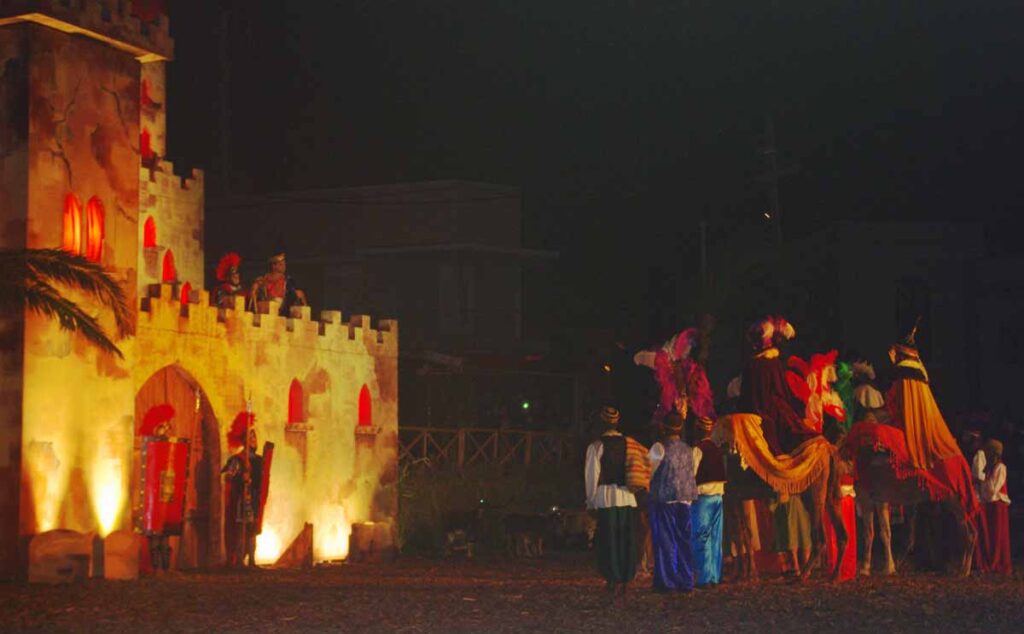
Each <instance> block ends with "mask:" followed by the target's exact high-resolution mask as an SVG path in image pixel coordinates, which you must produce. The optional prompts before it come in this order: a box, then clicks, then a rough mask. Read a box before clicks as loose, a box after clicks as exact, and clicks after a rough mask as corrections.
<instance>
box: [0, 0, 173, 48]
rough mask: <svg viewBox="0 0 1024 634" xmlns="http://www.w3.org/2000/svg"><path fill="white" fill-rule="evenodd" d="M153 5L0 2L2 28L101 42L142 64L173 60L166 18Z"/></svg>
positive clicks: (79, 1)
mask: <svg viewBox="0 0 1024 634" xmlns="http://www.w3.org/2000/svg"><path fill="white" fill-rule="evenodd" d="M150 5H152V3H146V2H130V1H129V2H95V1H94V0H0V26H2V25H4V24H13V23H16V22H32V23H35V24H41V25H43V26H47V27H49V28H51V29H56V30H58V31H63V32H64V33H71V34H74V35H83V36H85V37H88V38H92V39H94V40H99V41H101V42H104V43H106V44H109V45H110V46H113V47H114V48H117V49H120V50H122V51H125V52H127V53H130V54H131V55H134V56H135V57H136V58H137V59H138V60H139V61H140V62H143V63H145V62H155V61H162V60H169V59H172V58H173V57H174V40H172V39H171V33H170V28H169V24H168V20H167V16H166V15H164V14H162V13H159V12H158V11H156V10H155V9H153V8H151V6H150ZM154 6H155V5H154Z"/></svg>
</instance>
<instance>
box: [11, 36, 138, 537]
mask: <svg viewBox="0 0 1024 634" xmlns="http://www.w3.org/2000/svg"><path fill="white" fill-rule="evenodd" d="M25 28H27V29H28V31H29V34H30V35H29V42H30V63H29V94H28V99H27V101H28V104H29V107H30V109H29V148H28V150H29V151H28V170H29V178H28V200H27V205H26V207H27V209H28V218H27V220H28V222H27V227H26V243H27V246H29V247H33V248H57V247H60V246H61V245H62V244H63V243H64V214H65V206H66V204H67V200H68V196H69V195H73V196H75V197H77V199H78V201H79V202H80V204H81V209H82V211H83V212H84V211H85V210H86V208H87V205H88V204H89V201H91V200H92V201H94V203H95V202H96V201H98V203H99V204H100V205H101V206H102V212H101V215H102V217H103V227H104V229H103V234H104V238H103V245H102V250H101V252H100V254H99V262H100V263H101V264H102V265H103V266H104V267H106V268H107V269H108V271H110V272H111V274H112V275H113V276H114V277H115V278H116V279H117V280H118V281H119V282H121V284H122V286H123V288H124V289H125V292H126V295H127V299H128V301H129V302H130V303H131V304H135V303H136V293H135V289H136V266H137V235H138V200H139V179H138V170H139V167H138V166H139V156H138V138H139V127H138V121H139V112H138V94H139V62H138V61H136V60H135V59H134V58H133V57H132V56H131V55H129V54H127V53H124V52H121V51H118V50H116V49H113V48H111V47H109V46H107V45H105V44H103V43H101V42H97V41H94V40H89V39H85V38H71V37H68V36H67V35H65V34H63V33H60V32H59V31H55V30H53V29H49V28H46V27H42V26H37V25H29V26H27V27H25ZM69 296H70V297H71V298H72V299H74V300H76V301H81V300H82V299H83V298H81V297H79V296H76V294H74V293H70V295H69ZM85 306H86V308H87V309H88V310H90V311H91V312H96V313H99V314H100V315H101V323H103V325H104V326H105V327H106V328H107V329H108V331H112V330H113V328H112V326H113V324H112V318H111V317H110V316H109V313H108V312H106V311H101V310H100V308H99V307H97V306H89V305H88V304H86V305H85ZM24 323H25V333H24V346H25V355H24V397H23V406H22V417H21V422H22V455H23V465H22V474H23V482H22V491H21V521H20V526H21V532H22V533H24V534H30V533H36V532H40V531H45V530H49V529H51V528H55V527H63V528H71V529H75V530H80V531H92V530H98V531H101V532H106V531H107V530H109V528H110V527H111V526H112V525H113V524H114V523H116V522H117V519H118V515H119V513H120V506H121V504H120V501H121V500H122V498H123V491H124V489H125V486H126V485H125V483H126V481H127V469H128V467H129V465H128V463H127V461H126V459H125V456H126V455H128V456H130V451H131V445H130V442H131V429H132V416H133V407H132V404H133V397H134V390H133V388H134V385H133V382H132V375H131V367H132V364H133V357H134V346H133V340H131V339H128V340H126V341H122V342H120V343H119V345H120V346H121V349H122V351H123V353H124V359H118V358H117V357H116V356H113V355H110V354H107V353H100V352H98V351H97V350H96V349H95V348H93V347H91V346H89V345H88V344H86V343H85V342H84V340H82V339H81V338H80V337H72V336H70V335H68V334H67V333H65V332H63V331H61V330H60V329H59V327H58V326H57V324H56V323H54V322H53V321H52V320H49V319H44V318H41V317H38V316H36V315H34V314H27V315H26V317H25V322H24Z"/></svg>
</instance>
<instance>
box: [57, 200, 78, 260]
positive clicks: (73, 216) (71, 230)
mask: <svg viewBox="0 0 1024 634" xmlns="http://www.w3.org/2000/svg"><path fill="white" fill-rule="evenodd" d="M81 245H82V201H80V200H78V196H75V195H74V194H68V195H67V196H65V197H64V238H63V240H62V241H61V247H60V248H62V249H64V250H65V251H67V252H69V253H78V251H79V249H80V248H81Z"/></svg>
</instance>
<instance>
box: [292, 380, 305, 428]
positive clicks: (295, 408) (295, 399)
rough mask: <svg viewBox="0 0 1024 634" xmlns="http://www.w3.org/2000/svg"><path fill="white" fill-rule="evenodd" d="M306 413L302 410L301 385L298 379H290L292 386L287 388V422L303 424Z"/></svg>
mask: <svg viewBox="0 0 1024 634" xmlns="http://www.w3.org/2000/svg"><path fill="white" fill-rule="evenodd" d="M305 421H306V412H305V409H304V408H303V394H302V384H301V383H299V380H298V379H292V385H291V387H290V388H288V422H289V423H304V422H305Z"/></svg>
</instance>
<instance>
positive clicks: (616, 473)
mask: <svg viewBox="0 0 1024 634" xmlns="http://www.w3.org/2000/svg"><path fill="white" fill-rule="evenodd" d="M601 444H602V445H603V446H604V451H603V452H602V453H601V477H600V478H598V480H597V483H598V484H599V485H600V484H617V485H619V486H626V437H625V436H603V437H602V438H601Z"/></svg>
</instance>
